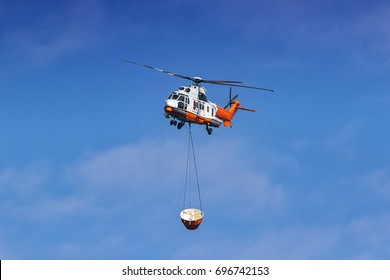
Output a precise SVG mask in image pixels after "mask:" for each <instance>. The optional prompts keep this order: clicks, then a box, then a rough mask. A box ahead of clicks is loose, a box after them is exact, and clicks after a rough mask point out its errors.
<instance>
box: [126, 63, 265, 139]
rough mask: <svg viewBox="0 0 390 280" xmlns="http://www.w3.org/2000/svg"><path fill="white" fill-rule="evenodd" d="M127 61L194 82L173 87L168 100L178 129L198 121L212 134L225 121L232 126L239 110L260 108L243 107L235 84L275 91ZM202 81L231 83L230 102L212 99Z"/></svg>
mask: <svg viewBox="0 0 390 280" xmlns="http://www.w3.org/2000/svg"><path fill="white" fill-rule="evenodd" d="M125 62H128V63H132V64H135V65H138V66H142V67H146V68H149V69H152V70H156V71H159V72H161V73H165V74H168V75H171V76H175V77H178V78H182V79H186V80H190V81H192V82H193V84H191V85H189V86H180V87H179V89H178V90H175V91H173V92H172V93H171V94H170V95H169V97H168V98H167V99H166V100H165V102H166V105H165V107H164V111H165V113H164V114H165V117H166V118H167V119H170V118H171V120H170V125H172V126H176V127H177V128H178V129H181V128H182V127H183V126H184V125H185V123H189V124H192V123H195V124H199V125H205V126H206V131H207V133H208V134H209V135H211V134H212V132H213V129H212V127H215V128H219V127H220V126H221V124H222V123H223V125H224V126H225V127H228V126H230V127H231V126H232V121H233V117H234V115H235V113H236V112H237V110H244V111H249V112H256V110H253V109H249V108H244V107H241V102H240V101H238V100H237V97H238V94H237V95H235V96H233V97H232V87H241V88H249V89H255V90H264V91H270V92H273V90H272V89H268V88H260V87H253V86H247V85H243V82H239V81H230V80H206V79H203V78H201V77H189V76H185V75H181V74H177V73H173V72H171V71H167V70H163V69H159V68H156V67H153V66H149V65H145V64H141V63H138V62H134V61H130V60H125ZM202 83H205V84H214V85H223V86H230V90H229V102H228V103H227V105H226V106H224V107H221V106H219V105H217V104H216V103H213V102H211V101H209V100H208V98H207V95H206V88H205V87H204V86H201V85H200V84H202ZM228 107H229V108H228Z"/></svg>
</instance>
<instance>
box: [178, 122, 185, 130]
mask: <svg viewBox="0 0 390 280" xmlns="http://www.w3.org/2000/svg"><path fill="white" fill-rule="evenodd" d="M184 124H185V123H184V122H179V123H178V124H177V129H181V128H182V127H183V126H184Z"/></svg>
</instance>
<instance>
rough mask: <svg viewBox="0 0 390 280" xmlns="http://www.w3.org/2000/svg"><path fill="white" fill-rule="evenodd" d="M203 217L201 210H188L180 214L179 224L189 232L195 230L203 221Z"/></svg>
mask: <svg viewBox="0 0 390 280" xmlns="http://www.w3.org/2000/svg"><path fill="white" fill-rule="evenodd" d="M203 216H204V214H203V212H202V210H199V209H196V208H188V209H184V210H183V211H181V212H180V218H181V222H182V223H183V225H184V226H185V227H186V229H189V230H194V229H197V228H198V227H199V225H200V224H201V223H202V221H203Z"/></svg>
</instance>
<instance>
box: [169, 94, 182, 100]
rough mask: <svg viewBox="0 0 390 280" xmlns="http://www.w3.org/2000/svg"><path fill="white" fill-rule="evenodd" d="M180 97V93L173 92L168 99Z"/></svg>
mask: <svg viewBox="0 0 390 280" xmlns="http://www.w3.org/2000/svg"><path fill="white" fill-rule="evenodd" d="M178 98H179V95H178V94H177V93H176V92H172V94H171V95H170V96H169V97H168V99H173V100H176V99H178Z"/></svg>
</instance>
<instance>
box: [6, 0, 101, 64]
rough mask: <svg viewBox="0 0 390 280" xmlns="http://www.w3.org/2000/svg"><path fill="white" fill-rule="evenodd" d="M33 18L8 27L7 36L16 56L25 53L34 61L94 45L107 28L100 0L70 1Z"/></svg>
mask: <svg viewBox="0 0 390 280" xmlns="http://www.w3.org/2000/svg"><path fill="white" fill-rule="evenodd" d="M45 11H47V12H46V13H45ZM29 20H31V19H30V18H28V19H26V21H22V23H23V24H22V25H19V26H15V27H14V26H10V27H8V29H5V31H4V38H5V42H6V44H7V46H8V48H9V49H10V50H11V49H12V50H13V51H12V53H13V54H14V56H13V58H14V59H18V57H23V58H25V59H28V60H29V61H31V63H33V64H42V63H47V62H50V61H52V60H53V59H56V58H58V57H61V56H64V55H67V54H71V53H74V52H77V51H80V50H83V49H86V48H88V47H91V46H92V45H93V44H95V43H97V41H98V39H100V38H101V36H103V35H104V34H105V32H106V31H105V30H106V29H105V22H106V18H105V14H104V11H103V9H102V6H101V2H100V1H88V0H85V1H70V2H68V3H67V5H65V6H64V7H60V6H59V7H58V8H57V9H52V10H50V9H48V10H44V11H43V12H42V11H40V16H39V17H38V18H36V19H34V20H32V22H29ZM10 53H11V51H10ZM16 56H18V57H16Z"/></svg>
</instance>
